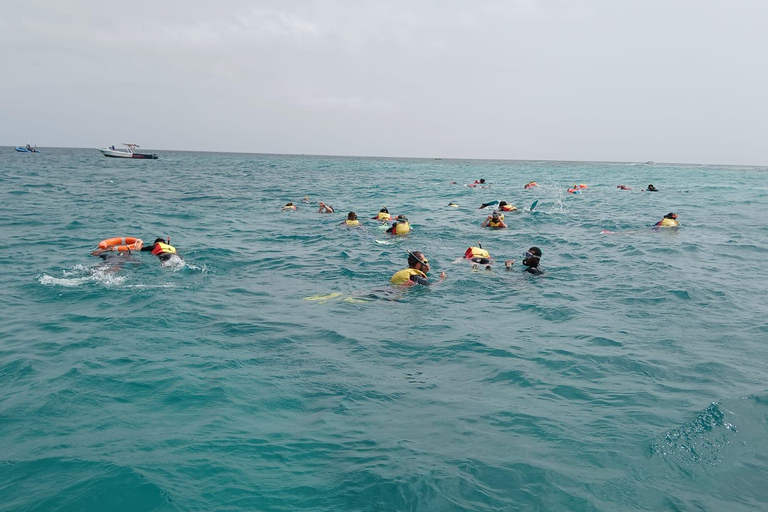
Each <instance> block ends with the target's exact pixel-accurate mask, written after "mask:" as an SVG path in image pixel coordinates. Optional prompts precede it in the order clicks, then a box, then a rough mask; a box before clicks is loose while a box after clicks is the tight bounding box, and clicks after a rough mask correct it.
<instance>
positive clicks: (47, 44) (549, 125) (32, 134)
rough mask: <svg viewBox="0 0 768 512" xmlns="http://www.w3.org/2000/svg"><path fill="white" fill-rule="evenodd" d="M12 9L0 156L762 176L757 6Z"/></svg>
mask: <svg viewBox="0 0 768 512" xmlns="http://www.w3.org/2000/svg"><path fill="white" fill-rule="evenodd" d="M116 5H117V4H115V5H108V4H105V3H103V2H90V1H80V2H69V3H66V5H65V4H63V3H60V2H53V1H32V2H25V3H21V2H16V3H15V5H11V6H9V7H7V8H6V9H5V13H4V16H3V18H2V19H0V48H2V49H3V50H2V51H0V68H1V69H3V70H4V73H3V75H4V79H3V80H2V82H1V83H0V93H2V94H0V115H2V118H3V121H4V122H3V123H0V142H2V143H5V144H9V145H15V144H22V143H26V142H32V143H37V144H39V145H43V146H45V145H50V146H53V145H60V146H86V147H88V146H97V145H107V144H110V143H113V142H116V141H121V140H123V139H125V140H127V139H132V140H136V141H137V142H139V143H140V144H142V146H145V147H152V148H156V149H201V150H214V151H215V150H221V151H252V152H282V153H319V154H348V155H349V154H357V155H386V156H427V157H432V156H441V157H474V158H533V159H577V160H641V161H643V160H648V159H652V160H656V161H688V162H719V163H768V158H767V157H766V155H765V152H764V150H763V145H762V144H760V143H759V142H758V136H759V135H758V134H760V133H761V123H762V120H763V119H764V118H765V117H766V114H768V106H767V105H768V103H767V102H766V101H765V92H764V91H765V90H766V85H768V84H767V83H766V81H767V80H766V78H767V77H766V74H767V73H768V71H766V69H765V67H764V66H763V65H762V60H763V59H762V49H763V48H765V47H766V39H767V38H768V36H766V35H765V31H764V30H763V27H762V26H761V20H764V19H765V17H766V16H765V15H766V14H768V4H765V3H764V2H760V1H757V0H753V1H749V0H743V1H740V2H736V3H728V4H726V3H723V2H719V1H714V0H712V1H706V0H705V1H693V0H677V1H674V2H668V1H661V0H648V1H645V2H616V1H613V0H585V1H579V2H574V1H567V0H559V1H558V0H549V1H544V0H539V1H537V0H518V1H479V2H473V3H471V4H470V3H467V2H459V1H450V0H449V1H444V2H443V1H441V2H438V1H431V2H405V1H396V2H371V1H365V0H364V1H357V2H341V1H332V0H330V1H322V2H321V1H317V2H312V1H298V2H277V1H257V2H247V1H241V0H230V1H220V2H215V3H212V2H197V1H190V2H184V3H182V2H160V3H150V2H146V1H138V2H132V3H131V4H130V5H128V6H122V5H121V6H120V8H116Z"/></svg>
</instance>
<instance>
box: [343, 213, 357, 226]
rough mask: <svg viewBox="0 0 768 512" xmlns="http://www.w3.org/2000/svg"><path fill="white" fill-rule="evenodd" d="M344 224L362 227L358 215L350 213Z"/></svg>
mask: <svg viewBox="0 0 768 512" xmlns="http://www.w3.org/2000/svg"><path fill="white" fill-rule="evenodd" d="M342 224H346V225H347V226H352V227H355V226H359V225H360V221H359V220H357V214H356V213H355V212H349V214H347V220H345V221H344V222H343V223H342Z"/></svg>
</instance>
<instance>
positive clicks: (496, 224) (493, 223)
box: [488, 221, 501, 228]
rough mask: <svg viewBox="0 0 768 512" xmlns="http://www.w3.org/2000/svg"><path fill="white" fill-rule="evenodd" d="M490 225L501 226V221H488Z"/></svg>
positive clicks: (490, 226) (492, 226)
mask: <svg viewBox="0 0 768 512" xmlns="http://www.w3.org/2000/svg"><path fill="white" fill-rule="evenodd" d="M488 227H489V228H499V227H501V221H499V222H493V221H490V222H489V223H488Z"/></svg>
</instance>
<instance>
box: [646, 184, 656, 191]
mask: <svg viewBox="0 0 768 512" xmlns="http://www.w3.org/2000/svg"><path fill="white" fill-rule="evenodd" d="M648 191H650V192H656V187H654V186H653V184H649V185H648Z"/></svg>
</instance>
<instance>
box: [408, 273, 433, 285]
mask: <svg viewBox="0 0 768 512" xmlns="http://www.w3.org/2000/svg"><path fill="white" fill-rule="evenodd" d="M409 279H410V280H411V281H413V282H414V283H416V284H421V285H424V286H427V285H429V280H428V279H427V278H426V277H421V276H420V275H416V274H414V275H412V276H411V277H410V278H409Z"/></svg>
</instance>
